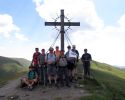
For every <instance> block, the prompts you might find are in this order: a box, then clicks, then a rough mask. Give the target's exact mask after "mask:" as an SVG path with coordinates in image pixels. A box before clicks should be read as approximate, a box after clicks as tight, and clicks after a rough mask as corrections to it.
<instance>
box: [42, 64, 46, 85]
mask: <svg viewBox="0 0 125 100" xmlns="http://www.w3.org/2000/svg"><path fill="white" fill-rule="evenodd" d="M45 67H46V66H45V64H44V65H43V76H44V87H45V85H46V73H45Z"/></svg>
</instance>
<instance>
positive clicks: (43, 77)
mask: <svg viewBox="0 0 125 100" xmlns="http://www.w3.org/2000/svg"><path fill="white" fill-rule="evenodd" d="M45 57H46V54H45V49H42V50H41V53H40V55H39V58H38V62H39V73H40V83H41V84H44V85H46V84H47V66H46V62H45Z"/></svg>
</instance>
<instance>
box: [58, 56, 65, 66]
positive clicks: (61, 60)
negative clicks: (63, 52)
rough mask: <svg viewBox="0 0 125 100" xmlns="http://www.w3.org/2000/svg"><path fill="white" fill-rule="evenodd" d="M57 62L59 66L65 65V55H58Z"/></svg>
mask: <svg viewBox="0 0 125 100" xmlns="http://www.w3.org/2000/svg"><path fill="white" fill-rule="evenodd" d="M58 64H59V66H61V67H65V66H67V60H66V58H65V57H60V58H59V62H58Z"/></svg>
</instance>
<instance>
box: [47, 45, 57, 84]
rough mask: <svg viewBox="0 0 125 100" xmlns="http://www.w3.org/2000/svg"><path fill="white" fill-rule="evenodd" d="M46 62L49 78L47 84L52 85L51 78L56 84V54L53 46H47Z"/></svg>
mask: <svg viewBox="0 0 125 100" xmlns="http://www.w3.org/2000/svg"><path fill="white" fill-rule="evenodd" d="M46 62H47V75H48V80H49V85H50V86H51V85H52V79H54V83H55V85H56V86H57V69H56V65H55V63H56V55H55V54H54V51H53V48H52V47H50V48H49V53H48V54H47V55H46Z"/></svg>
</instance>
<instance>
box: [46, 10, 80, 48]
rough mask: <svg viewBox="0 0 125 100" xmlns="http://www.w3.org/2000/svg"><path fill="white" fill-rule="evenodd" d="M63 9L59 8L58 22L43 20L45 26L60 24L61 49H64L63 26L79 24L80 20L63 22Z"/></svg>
mask: <svg viewBox="0 0 125 100" xmlns="http://www.w3.org/2000/svg"><path fill="white" fill-rule="evenodd" d="M64 18H65V15H64V10H61V15H60V22H45V26H60V33H61V50H64V33H65V30H64V26H80V22H64Z"/></svg>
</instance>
